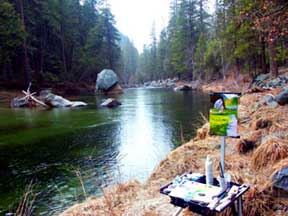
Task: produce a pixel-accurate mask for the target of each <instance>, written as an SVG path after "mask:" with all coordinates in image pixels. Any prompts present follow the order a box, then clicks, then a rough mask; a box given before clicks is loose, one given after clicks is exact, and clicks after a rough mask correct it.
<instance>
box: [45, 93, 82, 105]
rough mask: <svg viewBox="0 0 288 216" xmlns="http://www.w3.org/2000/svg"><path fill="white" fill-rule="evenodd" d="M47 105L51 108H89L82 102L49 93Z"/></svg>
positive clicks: (46, 99)
mask: <svg viewBox="0 0 288 216" xmlns="http://www.w3.org/2000/svg"><path fill="white" fill-rule="evenodd" d="M45 104H47V105H48V106H50V107H81V106H87V104H86V103H84V102H81V101H70V100H67V99H65V98H63V97H61V96H59V95H55V94H52V93H49V94H47V95H46V97H45Z"/></svg>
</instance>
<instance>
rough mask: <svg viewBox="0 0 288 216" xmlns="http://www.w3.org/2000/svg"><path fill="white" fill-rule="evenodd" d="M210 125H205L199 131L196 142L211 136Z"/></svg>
mask: <svg viewBox="0 0 288 216" xmlns="http://www.w3.org/2000/svg"><path fill="white" fill-rule="evenodd" d="M209 128H210V125H209V123H206V124H204V125H203V126H202V127H201V128H199V129H197V132H196V137H195V138H194V140H204V139H206V138H207V137H208V136H209Z"/></svg>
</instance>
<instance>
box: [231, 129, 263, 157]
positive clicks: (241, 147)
mask: <svg viewBox="0 0 288 216" xmlns="http://www.w3.org/2000/svg"><path fill="white" fill-rule="evenodd" d="M261 137H262V132H261V131H253V132H252V133H250V134H249V135H248V136H244V137H242V138H241V139H240V140H239V141H238V142H237V143H236V151H237V152H238V153H240V154H246V153H247V152H249V151H251V150H253V149H254V148H256V147H257V145H259V144H260V142H261Z"/></svg>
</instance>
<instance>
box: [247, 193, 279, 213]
mask: <svg viewBox="0 0 288 216" xmlns="http://www.w3.org/2000/svg"><path fill="white" fill-rule="evenodd" d="M273 206H274V200H273V198H272V197H271V195H270V194H268V193H267V192H265V191H260V190H258V189H257V188H250V190H249V191H248V192H247V193H246V194H245V195H244V203H243V215H245V216H268V215H273Z"/></svg>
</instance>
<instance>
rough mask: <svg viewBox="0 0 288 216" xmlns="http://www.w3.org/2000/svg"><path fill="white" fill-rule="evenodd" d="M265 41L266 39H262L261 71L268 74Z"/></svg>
mask: <svg viewBox="0 0 288 216" xmlns="http://www.w3.org/2000/svg"><path fill="white" fill-rule="evenodd" d="M265 52H266V51H265V41H264V38H261V70H262V73H263V74H264V73H267V66H266V53H265Z"/></svg>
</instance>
